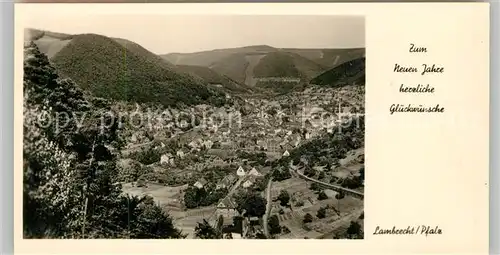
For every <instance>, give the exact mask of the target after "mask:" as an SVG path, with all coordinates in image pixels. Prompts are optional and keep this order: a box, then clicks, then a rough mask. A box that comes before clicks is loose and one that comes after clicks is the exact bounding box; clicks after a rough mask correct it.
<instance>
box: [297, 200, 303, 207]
mask: <svg viewBox="0 0 500 255" xmlns="http://www.w3.org/2000/svg"><path fill="white" fill-rule="evenodd" d="M295 206H296V207H301V206H304V201H297V203H295Z"/></svg>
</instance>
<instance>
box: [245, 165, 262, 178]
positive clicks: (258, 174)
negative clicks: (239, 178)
mask: <svg viewBox="0 0 500 255" xmlns="http://www.w3.org/2000/svg"><path fill="white" fill-rule="evenodd" d="M248 174H249V175H253V176H262V174H260V173H259V171H257V169H255V167H254V168H252V170H250V172H249V173H248Z"/></svg>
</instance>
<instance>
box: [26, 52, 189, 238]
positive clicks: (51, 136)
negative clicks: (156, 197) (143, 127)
mask: <svg viewBox="0 0 500 255" xmlns="http://www.w3.org/2000/svg"><path fill="white" fill-rule="evenodd" d="M24 94H25V97H24V132H23V135H24V138H23V139H24V140H23V174H24V175H23V179H24V180H23V184H24V187H23V188H24V189H23V230H24V231H23V233H24V237H25V238H183V237H184V235H183V234H182V233H181V232H180V231H179V230H178V229H176V228H175V227H174V225H173V222H172V219H171V217H170V216H169V215H168V214H166V213H165V212H164V211H163V210H162V209H161V208H160V207H159V206H157V205H156V204H154V202H153V200H152V198H147V197H146V198H138V197H125V196H123V195H121V193H122V191H121V186H120V185H119V184H117V183H116V181H117V180H116V178H117V173H118V169H117V164H116V163H117V155H116V152H117V151H118V150H119V148H120V146H121V141H120V139H119V136H118V132H119V129H118V123H117V122H115V123H113V124H110V125H103V124H102V123H106V124H109V123H111V122H110V119H109V118H110V117H109V116H110V115H109V114H105V113H110V111H111V108H110V104H109V103H108V102H107V101H106V100H102V99H99V98H85V96H84V94H83V92H82V91H81V90H80V89H79V88H78V86H76V84H75V83H74V82H72V81H71V80H61V79H59V77H58V75H57V74H56V72H55V70H54V68H53V67H52V66H51V65H50V63H49V61H48V59H47V57H46V56H45V55H43V54H41V53H40V51H39V50H38V48H37V47H36V45H35V44H34V43H30V44H27V45H26V46H25V60H24ZM104 116H107V118H104ZM115 116H116V115H115ZM39 117H53V118H52V121H51V122H49V123H45V124H46V125H40V124H41V123H40V119H39ZM63 117H64V118H67V119H66V120H67V121H68V122H67V125H62V124H61V123H65V122H61V121H62V120H63V119H62V118H63ZM56 120H59V122H56ZM56 123H59V126H58V125H56Z"/></svg>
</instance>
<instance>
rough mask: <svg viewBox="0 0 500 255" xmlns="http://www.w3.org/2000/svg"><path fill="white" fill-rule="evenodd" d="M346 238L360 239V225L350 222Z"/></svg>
mask: <svg viewBox="0 0 500 255" xmlns="http://www.w3.org/2000/svg"><path fill="white" fill-rule="evenodd" d="M346 234H347V238H349V239H361V238H363V230H362V229H361V225H360V224H359V223H357V222H355V221H351V225H349V228H347V232H346Z"/></svg>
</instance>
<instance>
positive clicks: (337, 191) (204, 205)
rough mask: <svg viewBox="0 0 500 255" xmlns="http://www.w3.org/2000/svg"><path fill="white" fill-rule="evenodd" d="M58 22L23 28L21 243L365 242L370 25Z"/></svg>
mask: <svg viewBox="0 0 500 255" xmlns="http://www.w3.org/2000/svg"><path fill="white" fill-rule="evenodd" d="M61 17H63V16H62V15H59V16H54V17H50V15H49V14H47V16H42V15H33V16H31V17H29V18H27V21H26V22H25V27H24V40H23V43H24V55H23V56H24V60H23V99H24V100H23V123H24V126H23V146H22V147H23V167H22V170H23V203H22V204H23V220H22V226H23V237H24V238H25V239H364V217H365V215H364V187H365V162H364V159H365V116H364V114H365V17H364V16H352V15H346V16H341V15H318V16H312V15H303V16H301V15H195V14H190V15H169V14H167V15H159V14H158V15H132V14H130V15H126V14H120V15H106V14H92V15H89V14H87V15H84V14H82V15H76V16H75V15H67V17H66V18H64V19H63V18H61ZM368 182H370V180H368Z"/></svg>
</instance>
